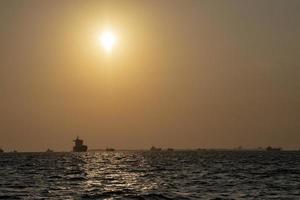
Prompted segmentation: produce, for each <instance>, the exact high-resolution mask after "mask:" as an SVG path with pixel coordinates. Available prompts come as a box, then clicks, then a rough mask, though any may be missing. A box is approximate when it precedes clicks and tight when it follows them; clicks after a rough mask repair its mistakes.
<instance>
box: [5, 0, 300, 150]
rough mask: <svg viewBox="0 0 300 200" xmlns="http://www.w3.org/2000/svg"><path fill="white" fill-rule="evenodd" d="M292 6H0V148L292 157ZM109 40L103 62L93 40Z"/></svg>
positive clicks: (283, 1) (296, 84)
mask: <svg viewBox="0 0 300 200" xmlns="http://www.w3.org/2000/svg"><path fill="white" fill-rule="evenodd" d="M299 10H300V1H299V0H264V1H261V0H245V1H240V0H226V1H217V0H216V1H214V0H206V1H204V0H184V1H183V0H161V1H154V0H153V1H150V0H149V1H145V0H144V1H142V0H136V1H135V0H131V1H126V0H120V1H71V0H70V1H63V0H57V1H53V0H48V1H47V0H43V1H40V0H36V1H31V0H26V1H25V0H24V1H19V0H2V1H0V30H1V31H0V44H1V45H0V147H2V148H3V149H4V150H13V149H16V150H18V151H44V150H46V149H47V148H51V149H54V150H66V151H69V150H71V148H72V145H73V144H72V140H73V139H74V138H75V137H76V136H77V135H79V136H80V137H81V138H83V139H84V140H85V143H87V145H88V146H89V148H106V147H114V148H130V149H136V148H150V146H152V145H156V146H161V147H174V148H198V147H203V148H210V147H217V148H229V147H237V146H239V145H242V146H244V147H258V146H263V147H264V146H267V145H273V146H282V147H284V148H300V81H299V78H300V61H299V59H300V37H299V36H300V26H299V23H300V20H299V19H300V12H299ZM106 29H111V30H113V31H114V33H115V34H116V35H117V37H118V43H117V44H116V46H115V48H114V49H113V52H112V53H111V54H110V55H108V54H107V53H105V52H104V51H103V49H102V48H101V46H100V45H99V42H98V37H99V35H100V34H101V32H102V31H103V30H106Z"/></svg>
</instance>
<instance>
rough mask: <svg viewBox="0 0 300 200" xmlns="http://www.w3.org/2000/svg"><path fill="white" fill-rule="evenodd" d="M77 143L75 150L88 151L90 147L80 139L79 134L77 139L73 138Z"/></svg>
mask: <svg viewBox="0 0 300 200" xmlns="http://www.w3.org/2000/svg"><path fill="white" fill-rule="evenodd" d="M73 141H74V143H75V146H73V152H86V151H87V149H88V147H87V145H84V144H83V140H81V139H79V137H78V136H77V138H76V140H73Z"/></svg>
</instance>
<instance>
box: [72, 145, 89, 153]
mask: <svg viewBox="0 0 300 200" xmlns="http://www.w3.org/2000/svg"><path fill="white" fill-rule="evenodd" d="M86 151H87V146H86V145H82V146H80V147H73V152H86Z"/></svg>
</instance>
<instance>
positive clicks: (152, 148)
mask: <svg viewBox="0 0 300 200" xmlns="http://www.w3.org/2000/svg"><path fill="white" fill-rule="evenodd" d="M150 151H161V148H156V147H155V146H152V147H151V149H150Z"/></svg>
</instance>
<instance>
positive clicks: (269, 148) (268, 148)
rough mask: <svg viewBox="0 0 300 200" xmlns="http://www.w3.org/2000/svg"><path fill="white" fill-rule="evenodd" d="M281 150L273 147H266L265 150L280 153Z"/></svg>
mask: <svg viewBox="0 0 300 200" xmlns="http://www.w3.org/2000/svg"><path fill="white" fill-rule="evenodd" d="M281 150H282V149H281V148H280V147H278V148H274V147H271V146H268V147H267V148H266V151H281Z"/></svg>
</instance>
